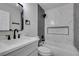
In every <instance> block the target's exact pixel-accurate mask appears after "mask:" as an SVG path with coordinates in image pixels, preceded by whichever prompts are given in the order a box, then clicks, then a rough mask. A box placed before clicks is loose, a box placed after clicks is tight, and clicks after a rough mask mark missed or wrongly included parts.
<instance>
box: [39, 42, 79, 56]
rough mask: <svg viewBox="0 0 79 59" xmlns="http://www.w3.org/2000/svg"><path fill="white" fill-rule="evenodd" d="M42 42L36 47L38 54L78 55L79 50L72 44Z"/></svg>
mask: <svg viewBox="0 0 79 59" xmlns="http://www.w3.org/2000/svg"><path fill="white" fill-rule="evenodd" d="M52 43H53V44H52V45H50V44H46V43H45V44H43V45H42V46H40V47H38V54H39V56H79V52H78V51H77V49H76V48H75V47H74V46H72V45H66V44H58V45H56V43H54V42H52Z"/></svg>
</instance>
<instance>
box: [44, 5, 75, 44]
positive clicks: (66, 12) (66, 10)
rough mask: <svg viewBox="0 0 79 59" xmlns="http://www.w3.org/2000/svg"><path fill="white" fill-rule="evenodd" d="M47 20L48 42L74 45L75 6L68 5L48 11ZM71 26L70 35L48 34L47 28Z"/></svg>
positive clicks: (46, 36) (46, 35) (46, 37)
mask: <svg viewBox="0 0 79 59" xmlns="http://www.w3.org/2000/svg"><path fill="white" fill-rule="evenodd" d="M46 14H47V17H46V19H45V39H46V42H48V43H49V44H52V43H53V42H54V43H56V44H60V43H62V44H70V45H73V40H74V30H73V4H67V5H64V6H60V7H57V8H54V9H50V10H47V11H46ZM55 26H69V35H54V34H47V27H55Z"/></svg>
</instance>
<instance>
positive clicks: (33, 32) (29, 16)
mask: <svg viewBox="0 0 79 59" xmlns="http://www.w3.org/2000/svg"><path fill="white" fill-rule="evenodd" d="M23 7H24V31H23V34H24V35H26V36H37V26H38V24H37V20H38V14H37V13H38V7H37V4H36V3H25V4H23ZM25 20H30V25H26V24H25Z"/></svg>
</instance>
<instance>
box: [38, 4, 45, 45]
mask: <svg viewBox="0 0 79 59" xmlns="http://www.w3.org/2000/svg"><path fill="white" fill-rule="evenodd" d="M44 14H45V11H44V9H43V8H42V7H41V6H40V5H38V36H39V38H40V40H39V43H38V45H39V44H40V43H41V42H42V41H45V38H44V36H45V30H44V28H45V18H44V16H43V15H44Z"/></svg>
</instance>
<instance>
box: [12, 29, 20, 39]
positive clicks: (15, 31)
mask: <svg viewBox="0 0 79 59" xmlns="http://www.w3.org/2000/svg"><path fill="white" fill-rule="evenodd" d="M16 31H17V32H19V31H18V29H15V30H14V36H13V38H14V39H16Z"/></svg>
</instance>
